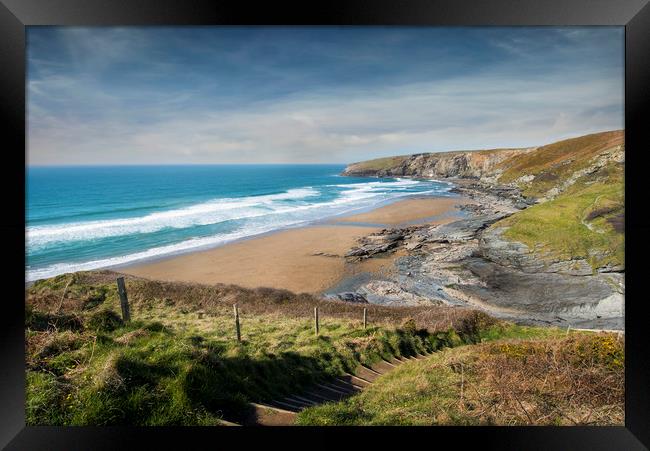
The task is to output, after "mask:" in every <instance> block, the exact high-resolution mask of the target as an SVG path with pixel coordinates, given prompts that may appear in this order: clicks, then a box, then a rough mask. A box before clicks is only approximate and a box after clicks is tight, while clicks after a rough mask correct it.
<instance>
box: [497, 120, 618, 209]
mask: <svg viewBox="0 0 650 451" xmlns="http://www.w3.org/2000/svg"><path fill="white" fill-rule="evenodd" d="M623 139H624V133H623V131H622V130H615V131H610V132H603V133H594V134H591V135H585V136H581V137H578V138H573V139H567V140H564V141H558V142H556V143H553V144H549V145H546V146H542V147H539V148H537V149H536V150H535V151H533V152H528V153H524V154H521V155H516V156H514V157H512V158H510V159H508V160H506V161H504V162H502V163H501V164H500V165H499V169H501V170H502V171H503V172H502V174H501V175H500V176H499V182H500V183H512V182H515V183H516V184H517V185H519V187H520V188H522V190H523V193H524V195H526V196H532V197H541V196H544V195H545V194H546V193H547V192H548V191H549V190H550V189H552V188H554V187H556V186H558V185H560V184H562V183H563V182H565V181H567V179H569V178H570V177H571V176H572V175H573V174H574V173H576V172H578V171H580V170H582V169H585V168H587V167H588V166H590V165H591V164H592V163H593V160H594V158H595V157H597V156H598V155H599V154H601V153H602V152H604V151H607V150H609V149H612V148H615V147H617V146H622V145H623ZM522 177H529V178H531V177H532V178H533V179H532V180H530V181H522V180H521V178H522Z"/></svg>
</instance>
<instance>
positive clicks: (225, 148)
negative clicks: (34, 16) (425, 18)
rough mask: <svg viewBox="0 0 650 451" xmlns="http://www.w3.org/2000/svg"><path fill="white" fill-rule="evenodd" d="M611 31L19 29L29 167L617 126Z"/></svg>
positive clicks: (366, 148)
mask: <svg viewBox="0 0 650 451" xmlns="http://www.w3.org/2000/svg"><path fill="white" fill-rule="evenodd" d="M623 94H624V31H623V28H622V27H539V28H531V27H503V28H502V27H481V28H477V27H455V28H441V27H120V28H117V27H93V28H77V27H28V29H27V138H28V144H27V161H28V164H29V165H80V164H81V165H94V164H98V165H105V164H109V165H110V164H221V163H350V162H355V161H361V160H366V159H370V158H377V157H383V156H389V155H401V154H410V153H420V152H439V151H450V150H473V149H488V148H503V147H530V146H537V145H543V144H547V143H550V142H554V141H557V140H560V139H565V138H569V137H574V136H580V135H584V134H587V133H593V132H598V131H604V130H614V129H621V128H623V126H624V115H623V99H624V97H623Z"/></svg>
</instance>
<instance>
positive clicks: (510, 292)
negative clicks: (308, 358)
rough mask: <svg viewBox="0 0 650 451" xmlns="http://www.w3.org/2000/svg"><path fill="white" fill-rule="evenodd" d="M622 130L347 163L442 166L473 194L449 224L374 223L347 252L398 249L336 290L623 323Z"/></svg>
mask: <svg viewBox="0 0 650 451" xmlns="http://www.w3.org/2000/svg"><path fill="white" fill-rule="evenodd" d="M623 169H624V143H623V132H622V131H614V132H605V133H598V134H594V135H587V136H583V137H580V138H575V139H571V140H566V141H561V142H559V143H554V144H551V145H547V146H542V147H536V148H526V149H505V150H488V151H475V152H449V153H439V154H419V155H409V156H404V157H394V158H385V159H380V160H373V161H370V162H366V163H356V164H352V165H350V166H348V168H346V170H345V171H344V173H343V174H344V175H364V176H377V177H393V176H400V177H416V178H436V179H444V180H447V181H450V182H453V183H454V185H455V187H454V188H453V191H454V192H456V193H457V194H459V196H462V197H464V198H467V199H469V202H467V203H463V204H462V205H459V208H461V209H462V210H463V211H464V212H465V213H466V216H465V217H464V218H462V219H460V220H456V221H454V222H450V223H447V224H442V225H427V224H423V225H414V226H408V227H402V228H399V227H395V228H388V229H384V230H381V231H379V232H375V233H373V234H370V235H368V236H365V237H363V238H360V239H359V240H358V243H357V245H356V246H354V247H352V248H351V249H349V250H348V252H347V253H346V254H345V257H346V259H347V260H348V261H349V262H351V263H352V262H356V261H360V260H365V259H371V258H382V257H383V256H386V255H387V254H392V253H397V254H398V255H399V257H398V258H397V259H396V260H395V264H394V271H391V272H388V273H386V274H383V275H381V276H377V275H374V276H372V277H370V276H369V275H367V274H360V275H357V276H355V277H352V278H349V279H347V280H345V281H343V282H342V283H340V284H339V285H337V286H335V287H332V288H331V289H329V290H328V291H327V293H326V295H327V296H328V297H331V298H337V299H342V300H347V301H352V302H370V303H376V304H385V305H423V304H425V305H426V304H447V305H453V306H471V307H474V308H479V309H483V310H485V311H487V312H489V313H490V314H492V315H494V316H497V317H501V318H504V319H509V320H513V321H515V322H518V323H522V324H549V325H557V326H563V327H567V326H570V327H574V328H596V329H618V330H620V329H623V326H624V291H625V289H624V276H625V267H624V258H623V255H624V233H623V228H624V227H623V226H624V223H623V218H624V210H623V188H624V184H623V177H622V173H623Z"/></svg>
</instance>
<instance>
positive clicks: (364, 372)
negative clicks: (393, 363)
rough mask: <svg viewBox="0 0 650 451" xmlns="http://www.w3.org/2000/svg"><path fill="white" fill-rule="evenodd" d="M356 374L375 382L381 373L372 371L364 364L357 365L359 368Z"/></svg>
mask: <svg viewBox="0 0 650 451" xmlns="http://www.w3.org/2000/svg"><path fill="white" fill-rule="evenodd" d="M354 374H355V376H358V377H360V378H361V379H364V380H367V381H368V382H374V380H375V379H377V378H378V377H379V374H377V372H376V371H372V370H371V369H370V368H366V367H365V366H363V365H359V366H357V368H356V369H355V371H354Z"/></svg>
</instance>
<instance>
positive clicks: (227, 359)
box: [25, 272, 491, 425]
mask: <svg viewBox="0 0 650 451" xmlns="http://www.w3.org/2000/svg"><path fill="white" fill-rule="evenodd" d="M70 277H71V276H70V275H64V276H60V277H57V278H54V279H50V280H46V281H42V282H39V283H36V284H35V285H34V286H33V287H31V288H30V289H29V290H28V299H27V307H28V312H27V316H26V331H25V334H26V342H27V362H26V363H27V423H28V424H30V425H39V424H59V425H91V424H92V425H102V424H133V425H169V424H183V425H192V424H196V425H214V424H219V421H220V419H221V418H226V419H229V420H235V421H236V420H238V419H241V418H243V417H244V416H245V415H246V413H247V409H248V408H249V407H248V404H247V402H248V401H264V400H270V399H273V398H276V397H278V396H280V395H286V394H288V393H289V392H290V391H293V390H295V389H297V388H300V387H301V386H306V385H307V384H310V383H312V382H313V381H316V380H319V379H322V378H324V377H326V376H328V375H338V374H341V373H342V372H343V371H353V370H354V368H355V367H356V365H358V364H359V363H360V362H363V363H371V362H374V361H377V360H378V359H380V358H381V357H385V358H386V357H389V356H391V355H400V354H407V355H408V354H410V353H413V352H414V351H416V350H417V351H420V352H421V351H424V350H434V349H438V348H440V347H444V346H454V345H459V344H462V343H469V342H472V341H475V340H476V339H477V336H478V335H477V334H478V331H479V330H480V329H481V328H482V327H485V326H486V325H487V324H490V323H491V320H489V319H488V318H487V317H485V316H484V315H480V314H475V313H472V312H458V311H457V309H444V308H442V309H441V308H434V309H421V308H411V309H408V308H404V309H390V308H381V307H376V306H368V310H369V318H370V324H371V327H369V328H368V329H366V330H364V329H363V328H362V327H361V321H360V320H361V312H362V309H363V306H362V305H350V304H344V303H337V302H323V304H322V305H323V306H322V309H321V318H322V320H321V335H320V336H319V337H316V336H314V334H313V329H312V320H311V312H312V311H313V305H314V302H317V301H315V300H314V299H313V298H311V297H309V296H302V297H301V296H296V295H293V294H291V293H288V292H283V291H278V290H245V289H241V288H238V287H232V286H228V287H226V286H215V287H208V286H198V285H187V284H171V283H169V284H161V283H157V282H148V281H143V280H138V279H133V278H127V290H128V291H129V299H130V303H131V311H132V317H133V318H134V320H133V321H132V322H131V323H130V324H128V325H124V324H122V323H121V321H120V319H119V316H118V315H117V314H116V313H115V312H118V311H119V307H118V305H119V304H118V298H117V295H116V292H115V288H114V285H115V284H114V282H112V281H114V274H111V273H108V272H103V273H85V274H79V273H78V274H77V275H76V276H75V280H74V281H72V282H71V283H70V284H69V286H68V288H67V290H66V295H65V296H64V297H63V298H62V295H63V292H64V289H65V286H66V285H67V284H68V282H69V281H70V280H71V279H70ZM61 299H63V302H61V304H60V305H61V309H59V308H58V306H59V303H60V300H61ZM235 300H237V302H238V303H239V305H240V312H241V323H242V338H243V342H242V343H241V344H238V343H237V342H236V341H235V340H234V339H233V335H234V324H233V318H232V303H233V302H234V301H235ZM417 324H428V326H429V327H428V328H427V329H428V330H426V329H423V328H420V327H418V326H417Z"/></svg>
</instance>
